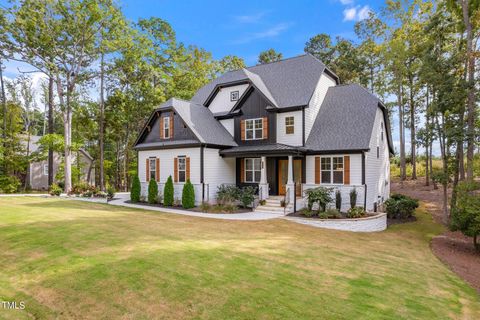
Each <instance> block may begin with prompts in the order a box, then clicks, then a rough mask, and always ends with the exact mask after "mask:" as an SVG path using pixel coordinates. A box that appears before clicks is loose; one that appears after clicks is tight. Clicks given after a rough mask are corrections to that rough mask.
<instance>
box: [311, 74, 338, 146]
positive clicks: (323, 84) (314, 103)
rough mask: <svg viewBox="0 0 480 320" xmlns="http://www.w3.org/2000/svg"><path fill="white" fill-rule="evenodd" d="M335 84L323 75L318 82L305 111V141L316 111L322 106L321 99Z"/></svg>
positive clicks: (331, 79)
mask: <svg viewBox="0 0 480 320" xmlns="http://www.w3.org/2000/svg"><path fill="white" fill-rule="evenodd" d="M335 85H336V82H335V80H334V79H333V78H331V77H330V76H328V75H327V74H325V73H323V74H322V75H321V76H320V79H319V80H318V84H317V87H316V89H315V91H314V93H313V96H312V98H311V99H310V102H309V104H308V108H306V109H305V140H307V138H308V136H309V135H310V131H311V130H312V126H313V123H314V122H315V119H316V118H317V114H318V111H319V110H320V106H321V105H322V102H323V99H324V98H325V95H326V94H327V90H328V88H329V87H332V86H335Z"/></svg>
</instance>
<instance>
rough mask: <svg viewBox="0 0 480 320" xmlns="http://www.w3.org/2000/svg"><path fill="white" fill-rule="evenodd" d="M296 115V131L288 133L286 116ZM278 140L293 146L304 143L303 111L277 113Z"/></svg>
mask: <svg viewBox="0 0 480 320" xmlns="http://www.w3.org/2000/svg"><path fill="white" fill-rule="evenodd" d="M286 117H294V119H295V120H294V133H293V134H286V131H285V130H286V127H285V118H286ZM277 142H278V143H283V144H287V145H291V146H301V145H302V111H293V112H282V113H277Z"/></svg>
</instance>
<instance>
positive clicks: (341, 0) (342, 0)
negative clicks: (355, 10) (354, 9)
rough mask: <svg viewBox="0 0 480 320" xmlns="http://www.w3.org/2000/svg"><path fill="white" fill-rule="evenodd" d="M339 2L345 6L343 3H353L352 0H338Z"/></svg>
mask: <svg viewBox="0 0 480 320" xmlns="http://www.w3.org/2000/svg"><path fill="white" fill-rule="evenodd" d="M340 3H341V4H343V5H344V6H345V5H347V4H352V3H353V0H340Z"/></svg>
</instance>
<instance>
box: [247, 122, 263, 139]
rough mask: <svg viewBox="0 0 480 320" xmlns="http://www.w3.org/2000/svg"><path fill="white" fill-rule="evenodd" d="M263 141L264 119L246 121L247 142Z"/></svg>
mask: <svg viewBox="0 0 480 320" xmlns="http://www.w3.org/2000/svg"><path fill="white" fill-rule="evenodd" d="M259 139H263V119H262V118H258V119H248V120H245V140H259Z"/></svg>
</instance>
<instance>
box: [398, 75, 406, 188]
mask: <svg viewBox="0 0 480 320" xmlns="http://www.w3.org/2000/svg"><path fill="white" fill-rule="evenodd" d="M397 98H398V127H399V129H400V179H401V181H405V179H406V178H407V172H406V164H405V132H404V127H403V88H402V84H401V83H400V84H399V86H398V97H397Z"/></svg>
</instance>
